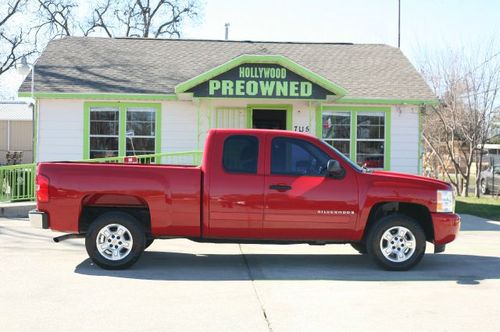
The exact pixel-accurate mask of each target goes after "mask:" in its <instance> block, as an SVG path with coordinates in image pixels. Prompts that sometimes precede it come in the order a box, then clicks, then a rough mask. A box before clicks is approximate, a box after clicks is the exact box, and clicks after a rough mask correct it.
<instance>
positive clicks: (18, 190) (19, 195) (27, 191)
mask: <svg viewBox="0 0 500 332" xmlns="http://www.w3.org/2000/svg"><path fill="white" fill-rule="evenodd" d="M201 157H202V151H183V152H165V153H155V154H148V155H141V156H133V157H132V158H133V159H134V162H136V163H138V164H168V165H200V164H201ZM125 158H130V156H129V157H110V158H98V159H87V160H83V161H84V162H93V163H124V162H125ZM35 170H36V164H25V165H11V166H0V202H17V201H29V200H34V199H35Z"/></svg>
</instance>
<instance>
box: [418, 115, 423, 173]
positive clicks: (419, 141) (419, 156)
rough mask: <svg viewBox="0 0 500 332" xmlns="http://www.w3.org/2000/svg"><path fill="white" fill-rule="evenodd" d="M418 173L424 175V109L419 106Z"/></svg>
mask: <svg viewBox="0 0 500 332" xmlns="http://www.w3.org/2000/svg"><path fill="white" fill-rule="evenodd" d="M417 112H418V136H417V137H418V141H417V142H418V166H417V172H418V175H422V110H421V109H420V108H418V110H417Z"/></svg>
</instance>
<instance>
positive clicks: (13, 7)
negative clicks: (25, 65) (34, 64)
mask: <svg viewBox="0 0 500 332" xmlns="http://www.w3.org/2000/svg"><path fill="white" fill-rule="evenodd" d="M26 1H27V0H9V1H7V2H6V3H5V4H3V5H0V75H2V74H3V73H4V72H6V71H7V70H9V69H10V68H12V67H14V66H15V65H16V62H17V61H18V60H19V59H20V58H22V57H23V56H28V55H30V54H32V53H33V52H34V50H33V49H32V48H27V47H26V46H27V42H26V39H27V30H28V29H23V28H22V27H21V28H17V27H16V26H14V24H13V22H14V20H15V18H16V16H18V15H19V14H20V12H21V11H22V10H23V9H24V7H25V6H26Z"/></svg>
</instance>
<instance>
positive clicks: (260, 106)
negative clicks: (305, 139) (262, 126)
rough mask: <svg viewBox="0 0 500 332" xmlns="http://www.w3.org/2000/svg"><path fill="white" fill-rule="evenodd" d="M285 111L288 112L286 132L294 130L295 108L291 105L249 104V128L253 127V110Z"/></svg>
mask: <svg viewBox="0 0 500 332" xmlns="http://www.w3.org/2000/svg"><path fill="white" fill-rule="evenodd" d="M254 109H265V110H285V111H286V130H293V120H292V117H293V106H292V105H291V104H248V105H247V128H252V127H253V119H252V118H253V110H254Z"/></svg>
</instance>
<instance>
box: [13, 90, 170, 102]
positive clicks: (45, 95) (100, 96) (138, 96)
mask: <svg viewBox="0 0 500 332" xmlns="http://www.w3.org/2000/svg"><path fill="white" fill-rule="evenodd" d="M18 96H19V97H31V93H30V92H19V93H18ZM35 98H39V99H92V100H177V96H176V95H174V94H146V93H144V94H143V93H65V92H63V93H60V92H36V93H35Z"/></svg>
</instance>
